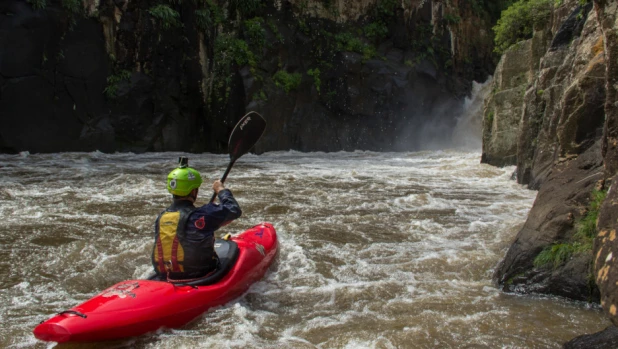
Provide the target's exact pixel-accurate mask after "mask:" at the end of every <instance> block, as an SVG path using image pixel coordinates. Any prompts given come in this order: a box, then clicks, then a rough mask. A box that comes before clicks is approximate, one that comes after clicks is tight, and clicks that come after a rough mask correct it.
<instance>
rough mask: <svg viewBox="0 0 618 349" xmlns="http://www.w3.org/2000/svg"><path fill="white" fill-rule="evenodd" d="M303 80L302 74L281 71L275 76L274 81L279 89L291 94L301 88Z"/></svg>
mask: <svg viewBox="0 0 618 349" xmlns="http://www.w3.org/2000/svg"><path fill="white" fill-rule="evenodd" d="M301 78H302V75H301V74H300V73H293V74H290V73H288V72H287V71H285V70H279V71H278V72H276V73H275V75H274V76H273V81H274V82H275V85H276V86H277V87H280V88H283V90H284V91H285V92H286V93H289V92H290V91H292V90H295V89H297V88H298V86H300V81H301Z"/></svg>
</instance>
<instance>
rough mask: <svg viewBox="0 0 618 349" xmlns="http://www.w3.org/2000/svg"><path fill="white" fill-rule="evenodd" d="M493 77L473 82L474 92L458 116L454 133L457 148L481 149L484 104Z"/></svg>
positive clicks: (453, 140)
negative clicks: (480, 81)
mask: <svg viewBox="0 0 618 349" xmlns="http://www.w3.org/2000/svg"><path fill="white" fill-rule="evenodd" d="M491 81H492V77H489V79H487V81H485V82H483V83H478V82H476V81H475V82H473V86H472V93H471V95H470V97H469V98H466V99H465V101H464V106H463V111H462V113H461V115H460V116H458V117H457V118H456V119H457V124H456V125H455V129H454V130H453V134H452V144H453V147H455V148H465V149H479V150H480V149H481V147H482V145H483V143H482V136H483V134H482V133H483V106H484V104H485V98H486V97H487V95H488V93H489V91H490V86H491Z"/></svg>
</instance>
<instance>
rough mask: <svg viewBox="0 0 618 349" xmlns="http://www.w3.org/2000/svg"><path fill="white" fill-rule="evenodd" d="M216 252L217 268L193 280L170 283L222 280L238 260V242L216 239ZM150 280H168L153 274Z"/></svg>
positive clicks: (191, 283) (193, 283)
mask: <svg viewBox="0 0 618 349" xmlns="http://www.w3.org/2000/svg"><path fill="white" fill-rule="evenodd" d="M215 252H217V256H218V257H219V265H217V269H216V270H215V271H214V272H212V273H209V274H207V275H206V276H203V277H201V278H197V279H191V280H178V281H170V283H172V284H175V285H182V286H207V285H212V284H215V283H217V282H218V281H219V280H221V279H222V278H223V277H224V276H225V275H227V273H228V272H229V271H230V270H231V269H232V267H233V266H234V264H236V261H237V260H238V255H239V252H240V250H239V248H238V245H237V244H236V242H234V241H232V240H222V239H216V240H215ZM148 280H153V281H168V280H167V279H166V278H165V275H157V274H155V275H152V276H151V277H149V278H148Z"/></svg>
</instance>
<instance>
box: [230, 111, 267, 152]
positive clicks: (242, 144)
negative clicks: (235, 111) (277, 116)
mask: <svg viewBox="0 0 618 349" xmlns="http://www.w3.org/2000/svg"><path fill="white" fill-rule="evenodd" d="M265 129H266V120H264V118H263V117H262V115H260V114H258V113H256V112H254V111H251V112H249V113H247V114H246V115H245V116H243V117H242V118H241V119H240V120H239V121H238V123H237V124H236V126H234V130H232V134H230V140H229V142H228V152H229V153H230V159H232V160H236V159H238V158H239V157H241V156H243V155H244V154H246V153H247V152H248V151H249V150H251V148H253V146H254V145H255V143H257V141H258V140H259V139H260V137H262V134H263V133H264V130H265Z"/></svg>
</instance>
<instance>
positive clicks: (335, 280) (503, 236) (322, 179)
mask: <svg viewBox="0 0 618 349" xmlns="http://www.w3.org/2000/svg"><path fill="white" fill-rule="evenodd" d="M181 155H187V156H189V159H190V160H189V161H190V165H191V166H192V167H194V168H196V169H198V170H200V171H201V173H202V176H203V177H204V178H205V185H204V187H203V190H202V191H201V198H200V200H198V202H202V203H204V201H206V200H208V199H209V198H210V192H209V190H208V188H209V187H210V185H209V183H210V182H212V181H213V180H215V179H216V178H218V177H219V176H221V174H222V172H223V170H224V169H225V167H226V165H227V162H228V157H227V156H225V155H214V154H186V153H150V154H139V155H138V154H103V153H99V152H93V153H64V154H37V155H30V154H27V153H22V154H20V155H0V217H2V219H1V220H0V241H1V245H0V246H1V252H2V256H3V258H2V259H1V260H0V321H1V322H2V326H1V327H0V347H6V348H47V347H53V344H51V345H50V344H48V343H44V342H40V341H37V340H36V339H35V338H34V336H33V335H32V332H31V331H32V329H33V328H34V327H35V326H36V324H38V323H39V322H40V321H42V320H45V319H47V318H48V317H50V316H51V315H53V314H55V313H57V312H60V311H62V310H65V309H68V308H71V307H73V306H74V305H76V304H78V303H79V302H82V301H85V300H86V299H88V298H90V297H91V296H93V295H95V294H97V293H98V292H100V291H102V290H103V289H105V288H107V287H109V286H111V285H113V284H114V283H116V282H119V281H122V280H125V279H131V278H144V277H146V276H147V275H148V274H149V273H150V270H151V268H152V267H151V265H150V260H149V255H150V251H151V248H152V227H153V223H154V218H155V217H156V215H157V214H158V213H159V212H160V211H161V210H162V209H163V208H164V207H166V206H167V205H168V204H169V195H168V193H167V192H166V189H165V177H166V175H167V173H168V172H169V171H171V170H172V169H173V168H174V167H175V165H176V161H177V158H178V156H181ZM479 159H480V155H479V153H478V152H475V151H456V150H444V151H424V152H407V153H406V152H402V153H374V152H361V151H357V152H340V153H298V152H272V153H266V154H262V155H253V154H248V155H245V156H243V157H242V158H241V159H240V160H239V161H238V162H237V164H236V165H235V166H234V168H233V169H232V172H231V173H230V175H229V177H228V180H227V182H226V184H227V187H228V188H230V189H231V190H232V191H233V193H234V195H235V196H236V198H237V200H238V202H239V203H240V205H241V206H242V208H243V213H244V214H243V217H241V218H240V219H238V220H237V221H235V222H234V223H232V224H230V225H229V226H226V227H224V228H222V229H221V230H219V231H218V232H217V235H218V236H222V235H224V234H225V233H232V234H234V233H236V232H240V231H242V230H244V229H246V228H248V227H251V226H253V225H254V224H257V223H259V222H261V221H268V222H271V223H273V224H274V226H275V228H276V229H277V232H278V236H279V240H280V252H279V254H278V257H277V260H276V262H275V265H273V267H272V268H271V269H270V270H269V272H268V273H267V275H266V276H265V278H264V279H263V280H262V281H260V282H258V283H257V284H255V285H253V286H252V287H251V289H250V290H249V291H248V292H247V293H246V294H245V295H244V296H243V297H242V298H240V299H237V300H236V301H233V302H231V303H229V304H227V305H225V306H223V307H220V308H218V309H213V310H211V311H209V312H208V313H206V314H204V315H203V316H201V317H200V318H199V319H197V320H196V321H194V322H192V323H191V324H190V325H188V326H186V327H184V328H182V329H179V330H161V331H159V332H158V333H154V334H151V335H147V336H143V337H139V338H135V339H130V340H126V341H120V342H116V343H111V344H110V343H106V344H101V345H100V346H99V347H115V348H118V347H131V348H559V347H560V346H561V345H562V344H563V343H564V342H566V341H568V340H570V339H572V338H573V337H575V336H578V335H581V334H584V333H591V332H596V331H599V330H602V329H603V328H605V327H606V326H607V325H608V324H609V323H608V321H607V320H606V319H605V318H604V316H603V314H602V312H601V311H600V310H599V309H598V308H597V307H595V306H590V305H587V304H584V303H574V302H569V301H566V300H561V299H556V298H550V297H538V296H519V295H513V294H505V293H502V292H501V291H499V290H498V289H497V288H496V287H495V286H494V285H493V284H492V282H491V275H492V272H493V269H494V268H495V266H496V265H497V263H498V262H499V261H500V259H501V258H502V257H503V256H504V254H505V253H506V250H507V248H508V246H509V244H510V243H511V241H512V240H513V239H514V237H515V235H516V234H517V231H518V230H519V229H520V228H521V226H522V225H523V223H524V222H525V219H526V215H527V213H528V211H529V210H530V208H531V206H532V204H533V201H534V199H535V196H536V192H535V191H531V190H528V189H526V188H525V187H524V186H521V185H519V184H517V183H516V182H515V181H514V180H512V179H511V176H512V173H513V171H514V169H515V168H514V167H505V168H496V167H491V166H487V165H484V164H480V162H479ZM77 347H84V348H90V347H93V346H92V345H84V346H79V345H78V346H77Z"/></svg>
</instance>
